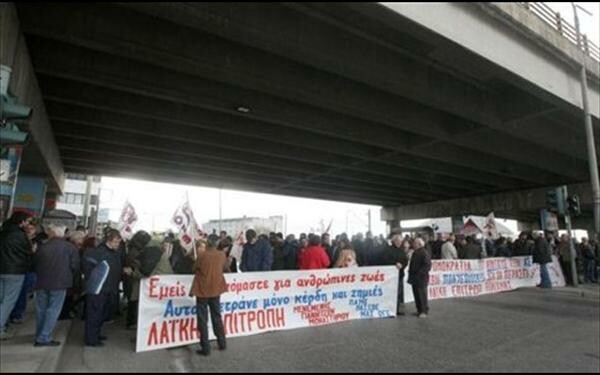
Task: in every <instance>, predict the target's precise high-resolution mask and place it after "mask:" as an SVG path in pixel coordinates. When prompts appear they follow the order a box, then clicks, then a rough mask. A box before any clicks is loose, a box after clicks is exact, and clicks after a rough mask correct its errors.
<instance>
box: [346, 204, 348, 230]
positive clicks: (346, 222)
mask: <svg viewBox="0 0 600 375" xmlns="http://www.w3.org/2000/svg"><path fill="white" fill-rule="evenodd" d="M346 234H348V210H346Z"/></svg>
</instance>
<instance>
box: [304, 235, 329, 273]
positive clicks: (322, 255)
mask: <svg viewBox="0 0 600 375" xmlns="http://www.w3.org/2000/svg"><path fill="white" fill-rule="evenodd" d="M329 262H330V261H329V256H328V255H327V252H326V251H325V249H324V248H323V247H322V246H321V236H319V235H316V234H312V233H311V234H310V235H309V236H308V247H307V248H306V249H305V250H304V251H303V252H302V254H301V255H300V257H299V258H298V269H300V270H315V269H322V268H328V267H329Z"/></svg>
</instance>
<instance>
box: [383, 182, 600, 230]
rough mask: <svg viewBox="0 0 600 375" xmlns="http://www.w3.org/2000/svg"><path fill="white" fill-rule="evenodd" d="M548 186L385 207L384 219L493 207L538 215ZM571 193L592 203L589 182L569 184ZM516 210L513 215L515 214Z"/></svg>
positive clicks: (484, 210)
mask: <svg viewBox="0 0 600 375" xmlns="http://www.w3.org/2000/svg"><path fill="white" fill-rule="evenodd" d="M547 190H548V188H539V189H531V190H520V191H514V192H506V193H498V194H489V195H481V196H476V197H467V198H460V199H450V200H445V201H437V202H430V203H422V204H415V205H407V206H400V207H384V208H382V209H381V220H386V221H388V220H413V219H425V218H432V217H449V216H455V215H487V214H489V213H490V212H491V211H494V212H495V213H496V216H499V217H504V218H517V217H518V215H519V213H522V212H529V213H531V214H530V215H531V216H537V215H538V214H539V211H540V209H542V208H544V207H545V206H546V191H547ZM567 190H568V193H569V195H573V194H577V195H578V196H579V199H580V203H581V205H582V206H591V204H592V193H591V187H590V184H588V183H582V184H574V185H568V186H567ZM511 214H512V215H511Z"/></svg>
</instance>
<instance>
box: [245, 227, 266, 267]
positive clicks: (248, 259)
mask: <svg viewBox="0 0 600 375" xmlns="http://www.w3.org/2000/svg"><path fill="white" fill-rule="evenodd" d="M246 240H247V241H248V242H247V243H246V244H245V245H244V250H243V251H242V264H241V266H240V269H241V270H242V272H253V271H270V270H271V266H272V265H273V250H272V249H271V246H269V242H268V241H266V240H264V239H257V238H256V232H255V231H254V230H253V229H248V230H247V231H246Z"/></svg>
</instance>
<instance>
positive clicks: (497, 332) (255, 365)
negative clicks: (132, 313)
mask: <svg viewBox="0 0 600 375" xmlns="http://www.w3.org/2000/svg"><path fill="white" fill-rule="evenodd" d="M407 307H408V308H407V310H408V311H412V310H413V306H412V304H411V305H409V306H407ZM123 326H124V324H123V322H117V323H115V324H113V325H111V326H109V327H108V329H107V334H108V336H109V339H108V341H107V344H108V346H107V347H104V348H83V347H82V342H83V324H82V322H79V321H78V322H75V323H74V324H73V327H72V329H71V332H70V335H69V340H68V343H67V346H66V347H65V350H64V351H63V355H62V358H61V361H60V362H59V367H58V370H59V371H72V372H92V371H93V372H100V371H103V372H116V371H119V372H120V371H124V372H127V371H136V372H191V371H193V372H208V371H211V372H215V371H227V372H259V371H266V372H270V371H281V372H298V371H303V372H321V371H323V372H334V371H349V372H363V371H364V372H375V371H394V372H406V371H421V372H422V371H445V372H475V371H480V372H488V371H503V372H521V371H523V372H533V371H538V372H539V371H544V372H546V371H547V372H595V373H598V372H600V343H599V341H600V300H598V299H590V298H581V297H579V296H577V295H576V294H574V293H565V292H561V291H558V290H552V291H545V290H540V289H535V288H534V289H522V290H519V291H514V292H508V293H501V294H495V295H487V296H482V297H476V298H463V299H448V300H438V301H433V302H431V314H430V317H429V318H428V319H426V320H421V319H417V318H416V317H414V316H405V317H400V318H396V319H375V320H363V321H351V322H345V323H340V324H334V325H330V326H324V327H317V328H303V329H297V330H290V331H280V332H276V333H268V334H263V335H256V336H248V337H239V338H232V339H230V340H229V341H228V350H227V351H226V352H219V351H217V350H213V353H212V354H211V356H210V357H201V356H198V355H196V354H195V350H196V349H197V346H196V345H192V346H188V347H183V348H176V349H170V350H159V351H153V352H146V353H140V354H135V353H134V344H133V342H132V341H131V339H132V338H133V336H134V334H133V332H130V331H125V330H124V328H123ZM213 344H214V343H213ZM214 345H215V348H214V349H216V344H214Z"/></svg>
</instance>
